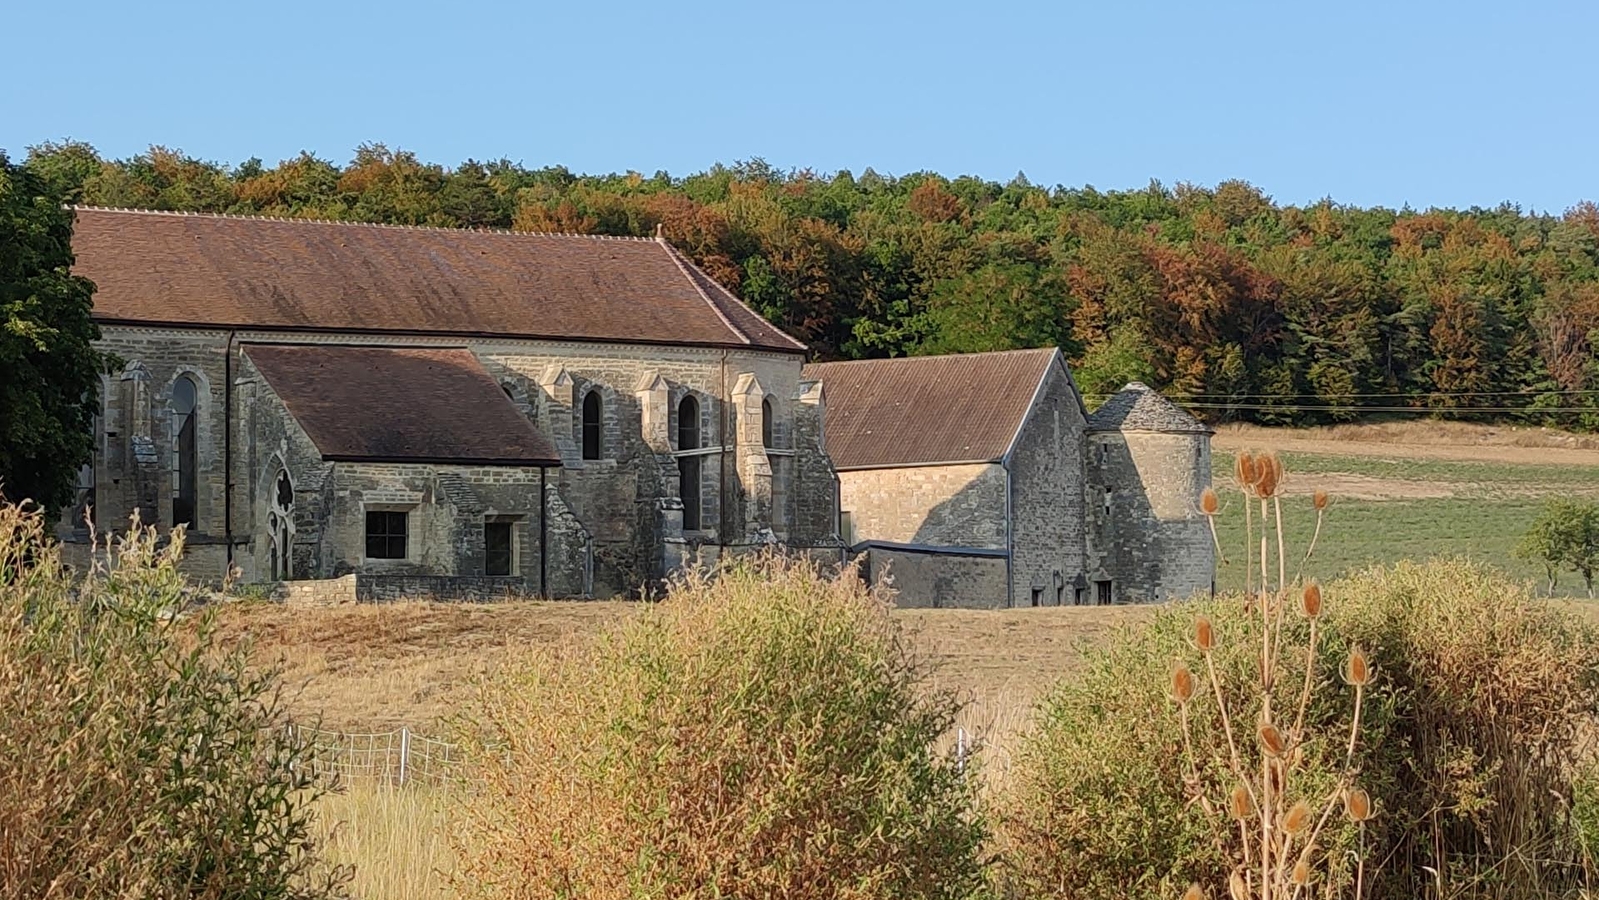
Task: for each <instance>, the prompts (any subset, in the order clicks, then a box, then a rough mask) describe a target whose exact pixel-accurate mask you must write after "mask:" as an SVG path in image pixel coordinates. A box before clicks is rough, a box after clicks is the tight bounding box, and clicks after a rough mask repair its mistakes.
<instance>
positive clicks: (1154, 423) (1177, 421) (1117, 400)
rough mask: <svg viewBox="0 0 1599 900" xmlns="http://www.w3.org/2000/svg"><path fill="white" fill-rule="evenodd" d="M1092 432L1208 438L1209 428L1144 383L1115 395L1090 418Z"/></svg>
mask: <svg viewBox="0 0 1599 900" xmlns="http://www.w3.org/2000/svg"><path fill="white" fill-rule="evenodd" d="M1088 430H1089V431H1166V432H1175V433H1179V434H1182V433H1193V434H1209V433H1210V427H1209V426H1207V425H1205V423H1203V422H1201V421H1199V420H1198V419H1196V418H1194V417H1193V416H1192V415H1189V413H1188V412H1187V411H1186V410H1184V409H1183V408H1182V407H1180V406H1178V405H1177V404H1175V403H1173V402H1171V401H1170V400H1167V399H1166V398H1165V397H1162V396H1161V395H1160V393H1159V392H1158V391H1156V390H1154V389H1153V388H1151V387H1150V386H1149V385H1147V384H1144V383H1143V382H1142V381H1134V382H1132V383H1131V384H1129V385H1127V386H1126V387H1124V388H1122V389H1121V390H1119V391H1117V392H1116V393H1114V394H1112V395H1111V397H1110V399H1109V400H1106V401H1105V405H1104V406H1101V407H1100V408H1099V409H1096V410H1094V411H1093V413H1091V414H1090V415H1089V417H1088Z"/></svg>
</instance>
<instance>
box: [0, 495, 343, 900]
mask: <svg viewBox="0 0 1599 900" xmlns="http://www.w3.org/2000/svg"><path fill="white" fill-rule="evenodd" d="M182 547H183V543H182V534H181V532H180V533H179V534H177V535H176V536H175V537H174V540H173V541H172V542H171V543H170V545H168V546H166V547H164V548H160V549H158V547H157V543H156V538H155V536H154V534H153V533H151V532H148V531H139V530H137V529H135V530H134V531H132V532H130V533H129V534H128V535H127V536H126V537H125V538H124V539H123V540H122V542H121V543H120V544H119V545H118V546H116V547H115V548H112V555H113V557H114V560H113V563H114V564H113V565H112V567H111V568H110V569H109V571H106V570H96V571H95V572H92V573H90V574H89V575H88V577H87V578H86V580H84V581H82V582H77V583H75V582H74V581H73V580H72V579H71V578H70V577H69V576H68V575H67V574H66V572H65V570H64V569H63V567H62V566H61V562H60V555H59V551H58V548H56V547H54V546H52V545H51V544H50V543H49V542H48V541H47V540H46V537H45V532H44V523H43V521H42V519H41V517H40V516H39V515H38V514H29V513H25V512H23V511H21V510H20V509H19V508H18V507H16V506H10V505H0V885H3V886H4V894H5V896H7V897H19V898H25V897H190V898H217V900H221V898H261V900H267V898H273V900H276V898H284V900H301V898H303V900H311V898H320V897H330V896H341V895H342V891H341V889H340V884H341V881H342V874H343V873H340V872H338V871H336V870H334V869H332V868H331V867H328V866H325V865H324V864H323V863H322V862H321V861H320V860H319V858H318V857H317V855H316V854H315V853H314V852H313V850H314V848H313V846H312V843H311V841H310V840H309V838H308V836H307V829H308V825H309V824H310V820H309V812H308V811H307V804H309V803H310V802H312V801H313V800H314V799H315V795H316V790H315V789H314V787H313V785H312V784H311V783H310V781H309V780H308V779H309V775H308V774H306V772H307V771H308V770H301V771H299V772H296V771H295V770H294V764H295V763H296V762H297V761H298V760H299V759H300V750H299V749H298V748H296V747H295V746H293V745H292V744H290V743H288V741H287V740H286V735H285V732H284V730H283V729H282V728H281V726H282V725H283V721H282V718H281V716H280V714H279V709H278V706H277V703H276V695H275V693H274V692H273V684H274V681H273V676H272V675H271V673H264V674H261V673H252V672H250V671H249V670H247V669H246V668H245V663H244V657H243V656H242V654H240V653H224V652H222V651H220V650H219V649H218V648H217V647H215V646H214V645H213V643H212V641H211V640H210V632H209V628H208V626H207V624H206V621H205V618H204V617H203V616H202V617H200V619H199V621H198V622H197V623H196V627H193V628H191V627H186V625H187V623H184V624H180V623H179V622H178V620H177V618H176V616H175V615H174V613H176V612H177V611H178V609H179V608H180V607H181V604H182V602H183V597H184V596H185V594H186V592H187V590H188V588H187V585H186V584H185V583H184V580H183V578H182V577H181V576H180V575H179V574H178V573H177V571H176V568H175V563H176V561H177V558H178V556H179V554H180V553H181V552H182Z"/></svg>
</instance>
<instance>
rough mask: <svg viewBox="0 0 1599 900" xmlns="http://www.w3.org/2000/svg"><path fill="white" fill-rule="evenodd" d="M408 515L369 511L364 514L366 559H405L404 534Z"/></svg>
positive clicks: (394, 512) (398, 512)
mask: <svg viewBox="0 0 1599 900" xmlns="http://www.w3.org/2000/svg"><path fill="white" fill-rule="evenodd" d="M408 518H409V514H408V513H406V512H404V511H391V510H371V511H369V512H367V514H366V558H367V559H405V532H406V525H407V519H408Z"/></svg>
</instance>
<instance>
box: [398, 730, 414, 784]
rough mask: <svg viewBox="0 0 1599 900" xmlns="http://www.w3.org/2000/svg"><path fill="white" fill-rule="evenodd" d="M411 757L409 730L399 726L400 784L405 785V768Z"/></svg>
mask: <svg viewBox="0 0 1599 900" xmlns="http://www.w3.org/2000/svg"><path fill="white" fill-rule="evenodd" d="M410 756H411V729H409V728H407V727H405V726H404V725H401V726H400V784H401V785H402V786H403V785H404V784H405V766H406V763H407V762H409V760H410Z"/></svg>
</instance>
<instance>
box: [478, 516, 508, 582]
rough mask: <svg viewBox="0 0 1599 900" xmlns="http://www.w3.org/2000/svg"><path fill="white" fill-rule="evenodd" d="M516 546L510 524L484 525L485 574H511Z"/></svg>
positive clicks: (492, 523)
mask: <svg viewBox="0 0 1599 900" xmlns="http://www.w3.org/2000/svg"><path fill="white" fill-rule="evenodd" d="M514 546H515V536H514V534H513V532H512V531H511V523H510V522H485V523H483V574H485V575H509V574H511V568H512V566H513V564H514V563H513V557H514V556H515V554H514V552H513V548H514Z"/></svg>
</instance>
